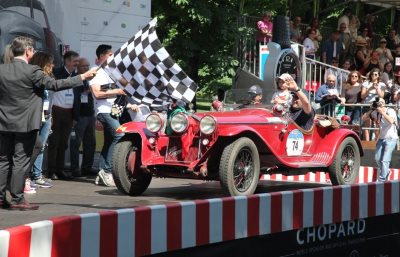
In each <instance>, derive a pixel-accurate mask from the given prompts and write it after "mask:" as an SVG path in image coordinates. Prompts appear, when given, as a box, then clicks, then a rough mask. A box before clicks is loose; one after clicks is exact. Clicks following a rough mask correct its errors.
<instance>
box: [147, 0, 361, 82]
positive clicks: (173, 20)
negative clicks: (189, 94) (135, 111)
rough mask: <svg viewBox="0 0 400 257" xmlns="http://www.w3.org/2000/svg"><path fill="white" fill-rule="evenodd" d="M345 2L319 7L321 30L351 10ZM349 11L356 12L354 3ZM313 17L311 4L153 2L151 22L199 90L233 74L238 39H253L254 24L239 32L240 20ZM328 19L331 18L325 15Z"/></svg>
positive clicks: (331, 0) (330, 0)
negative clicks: (266, 14) (245, 17)
mask: <svg viewBox="0 0 400 257" xmlns="http://www.w3.org/2000/svg"><path fill="white" fill-rule="evenodd" d="M299 2H301V4H299ZM345 2H346V1H344V0H327V1H322V0H321V1H320V5H321V6H320V8H327V7H328V8H331V6H332V9H331V10H330V11H329V12H327V13H324V14H323V15H322V16H320V17H319V18H320V20H321V22H322V23H323V24H327V25H328V26H333V27H335V26H336V22H337V17H338V16H339V15H340V14H341V12H342V11H343V9H344V8H345V7H346V6H349V5H350V4H348V3H345ZM336 6H337V7H336ZM350 7H352V9H355V8H354V7H355V3H354V4H351V5H350ZM267 10H268V11H272V13H273V14H274V15H290V16H291V17H294V16H301V17H303V22H309V20H310V19H311V18H312V15H313V2H312V0H305V1H299V0H262V1H260V0H153V1H152V11H153V15H152V16H153V17H158V26H157V33H158V35H159V38H160V39H161V41H162V43H163V45H164V46H165V47H166V49H167V50H168V51H169V52H170V54H171V56H173V58H174V59H175V60H176V61H177V62H178V63H179V65H181V67H182V68H183V69H184V70H185V71H186V72H187V73H188V74H189V76H190V77H191V78H192V79H194V80H195V81H196V82H197V83H198V84H199V86H200V88H202V87H204V86H206V85H209V84H211V82H215V81H221V79H222V80H223V81H226V80H225V79H224V78H226V77H232V76H233V75H234V72H235V70H236V68H237V65H238V61H237V60H236V56H237V55H236V49H235V47H236V45H237V44H236V43H237V40H238V38H239V36H240V35H242V36H243V35H244V34H247V35H251V36H253V34H252V32H253V31H254V28H255V24H254V25H253V26H248V27H240V26H238V19H237V18H238V16H239V15H248V16H253V17H261V14H262V13H263V12H264V11H267ZM333 13H335V15H333V16H332V15H331V16H332V17H330V16H329V14H333Z"/></svg>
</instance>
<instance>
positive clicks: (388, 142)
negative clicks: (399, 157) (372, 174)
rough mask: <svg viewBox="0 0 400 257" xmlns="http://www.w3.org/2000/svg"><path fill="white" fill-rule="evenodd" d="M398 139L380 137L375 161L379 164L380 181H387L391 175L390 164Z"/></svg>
mask: <svg viewBox="0 0 400 257" xmlns="http://www.w3.org/2000/svg"><path fill="white" fill-rule="evenodd" d="M396 143H397V139H392V138H390V139H378V141H377V143H376V150H375V161H376V163H377V164H378V181H386V180H387V179H388V177H389V165H390V161H391V160H392V153H393V150H394V148H395V147H396Z"/></svg>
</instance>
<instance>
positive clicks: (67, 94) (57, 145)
mask: <svg viewBox="0 0 400 257" xmlns="http://www.w3.org/2000/svg"><path fill="white" fill-rule="evenodd" d="M78 64H79V54H78V53H76V52H74V51H68V52H66V53H65V54H64V66H62V67H59V68H57V69H54V71H53V74H54V76H55V78H56V79H66V78H68V77H74V76H76V75H78V74H77V72H76V69H77V66H78ZM51 103H52V104H51V105H52V108H51V115H52V118H53V122H52V125H51V129H52V131H53V133H52V134H51V135H50V137H49V148H48V157H47V161H48V163H47V164H48V165H47V176H48V177H49V178H51V179H53V180H56V179H59V178H60V179H70V178H71V175H70V174H68V173H66V172H65V171H64V164H65V163H64V162H65V158H64V156H65V150H66V149H67V147H68V138H69V135H70V134H71V129H72V125H73V119H72V112H73V104H74V91H73V90H72V89H65V90H61V91H58V92H55V93H54V94H53V96H52V100H51Z"/></svg>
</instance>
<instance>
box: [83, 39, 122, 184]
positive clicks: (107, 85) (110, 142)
mask: <svg viewBox="0 0 400 257" xmlns="http://www.w3.org/2000/svg"><path fill="white" fill-rule="evenodd" d="M96 55H97V63H98V64H99V65H100V64H102V63H103V62H105V61H106V60H107V58H108V57H110V56H112V55H113V52H112V51H111V46H110V45H99V46H98V47H97V49H96ZM89 85H90V89H91V90H92V93H93V96H94V98H95V99H94V106H95V112H96V117H97V120H98V121H100V122H101V124H102V125H103V131H104V145H103V148H102V150H101V153H100V161H99V168H100V171H99V173H98V178H96V181H99V182H100V179H101V182H103V184H104V185H106V186H115V183H114V179H113V177H112V154H113V151H114V146H115V145H116V144H117V142H118V140H119V139H120V138H121V137H122V136H123V134H120V133H116V129H117V128H118V127H119V126H120V123H119V120H118V119H115V118H113V117H112V116H111V115H110V112H111V106H112V105H113V103H114V101H115V99H116V97H117V95H125V93H124V91H123V90H122V89H120V88H115V82H114V81H113V80H112V79H111V78H110V77H109V76H108V74H107V73H106V72H105V71H104V70H103V69H99V70H98V72H97V74H96V76H95V77H94V78H93V79H92V80H91V81H90V82H89Z"/></svg>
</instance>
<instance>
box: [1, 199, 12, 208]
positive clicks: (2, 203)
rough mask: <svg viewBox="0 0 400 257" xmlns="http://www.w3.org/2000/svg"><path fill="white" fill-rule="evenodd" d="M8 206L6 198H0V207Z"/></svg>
mask: <svg viewBox="0 0 400 257" xmlns="http://www.w3.org/2000/svg"><path fill="white" fill-rule="evenodd" d="M9 207H10V203H9V202H7V201H6V200H0V208H3V209H8V208H9Z"/></svg>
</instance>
